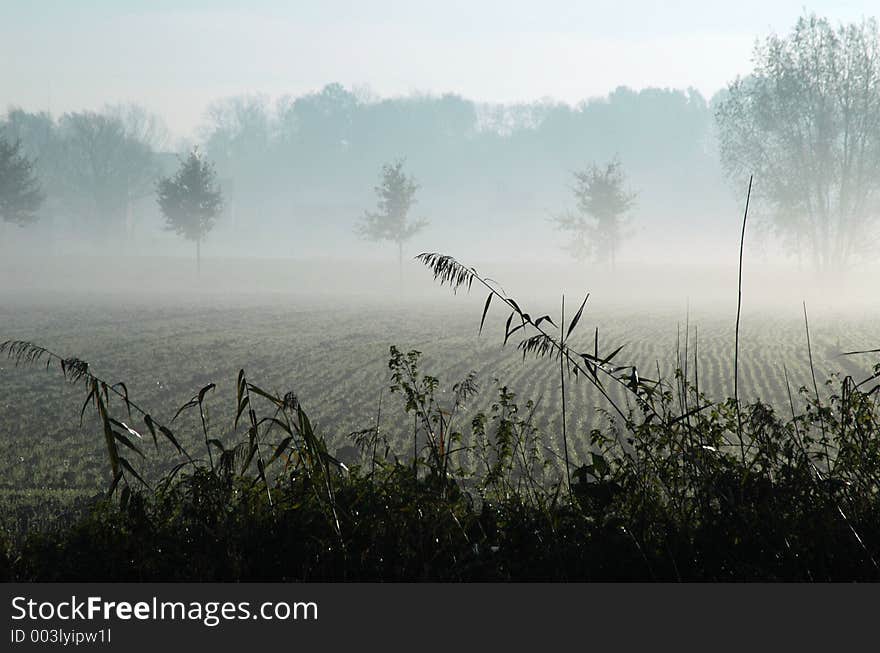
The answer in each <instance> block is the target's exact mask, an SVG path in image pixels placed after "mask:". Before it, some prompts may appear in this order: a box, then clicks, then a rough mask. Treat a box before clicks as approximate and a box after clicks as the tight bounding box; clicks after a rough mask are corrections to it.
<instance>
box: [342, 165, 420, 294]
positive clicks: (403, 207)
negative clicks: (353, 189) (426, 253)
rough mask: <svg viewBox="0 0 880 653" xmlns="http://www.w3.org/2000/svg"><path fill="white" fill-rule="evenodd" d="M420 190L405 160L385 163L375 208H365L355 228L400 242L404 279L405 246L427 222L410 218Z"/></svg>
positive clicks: (366, 235)
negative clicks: (405, 169)
mask: <svg viewBox="0 0 880 653" xmlns="http://www.w3.org/2000/svg"><path fill="white" fill-rule="evenodd" d="M418 189H419V186H418V184H417V183H416V182H415V179H413V178H412V177H409V176H407V175H406V173H405V172H404V171H403V160H402V159H398V160H397V161H395V162H394V163H387V164H385V165H383V166H382V174H381V177H380V183H379V185H378V186H376V187H375V191H376V196H377V197H378V201H377V203H376V211H364V216H363V218H362V219H361V221H360V222H359V223H358V224H357V226H356V227H355V231H356V232H357V233H358V234H359V235H360V236H361V237H362V238H366V239H367V240H372V241H382V240H385V241H391V242H394V243H397V257H398V265H399V266H400V276H401V279H402V278H403V245H404V243H405V242H407V241H408V240H409V239H410V238H412V237H413V236H415V235H416V234H417V233H419V232H420V231H421V230H422V229H424V228H425V227H426V226H427V225H428V221H427V220H424V219H418V220H410V218H409V213H410V210H411V209H412V207H413V205H414V204H415V203H416V199H415V195H416V191H417V190H418Z"/></svg>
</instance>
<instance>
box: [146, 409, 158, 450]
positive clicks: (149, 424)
mask: <svg viewBox="0 0 880 653" xmlns="http://www.w3.org/2000/svg"><path fill="white" fill-rule="evenodd" d="M144 424H146V425H147V428H148V429H149V431H150V435H152V436H153V446H155V447H156V451H159V440H157V439H156V427H155V426H154V425H153V418H152V417H150V415H149V414H147V415H144Z"/></svg>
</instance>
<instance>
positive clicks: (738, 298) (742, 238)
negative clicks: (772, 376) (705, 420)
mask: <svg viewBox="0 0 880 653" xmlns="http://www.w3.org/2000/svg"><path fill="white" fill-rule="evenodd" d="M751 197H752V176H749V190H748V192H747V193H746V209H745V211H744V212H743V225H742V235H741V236H740V239H739V281H738V284H737V296H736V333H735V335H734V352H733V400H734V402H735V403H736V429H737V436H738V437H739V449H740V454H741V455H742V461H743V464H745V462H746V445H745V442H743V432H742V413H741V412H740V408H739V319H740V315H741V313H742V294H743V292H742V284H743V249H744V248H745V242H746V221H747V220H748V217H749V200H750V199H751Z"/></svg>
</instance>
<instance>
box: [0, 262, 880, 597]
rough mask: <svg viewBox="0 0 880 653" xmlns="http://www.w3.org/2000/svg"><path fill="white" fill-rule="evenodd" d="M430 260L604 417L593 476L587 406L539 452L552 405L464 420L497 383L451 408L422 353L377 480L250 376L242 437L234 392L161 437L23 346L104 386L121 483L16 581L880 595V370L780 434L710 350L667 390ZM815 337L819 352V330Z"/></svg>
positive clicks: (394, 365) (149, 422)
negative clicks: (400, 444) (502, 314)
mask: <svg viewBox="0 0 880 653" xmlns="http://www.w3.org/2000/svg"><path fill="white" fill-rule="evenodd" d="M418 258H419V260H420V261H421V262H422V263H424V264H425V265H426V266H427V267H428V268H429V269H430V270H431V272H432V273H433V275H434V277H435V279H436V280H437V281H438V282H440V283H441V284H445V285H449V286H451V287H452V289H453V290H459V289H467V290H471V289H472V288H474V287H482V288H483V289H484V290H485V291H486V292H487V297H486V302H485V304H484V307H483V310H482V314H481V317H480V327H479V332H482V331H483V328H484V326H485V322H486V316H487V314H488V312H489V311H490V310H491V308H492V305H493V303H494V304H495V305H496V306H501V307H503V308H504V310H505V311H506V312H507V319H506V321H505V326H504V331H503V334H502V336H503V338H502V342H503V343H504V344H513V343H515V346H516V348H517V350H518V351H520V352H521V353H522V356H523V358H525V357H527V356H534V357H537V358H539V359H547V360H548V362H549V363H552V364H553V365H555V366H558V367H559V371H560V385H561V386H562V390H563V395H562V396H563V400H564V401H567V399H566V393H565V389H564V388H565V384H566V383H568V382H574V383H586V384H587V385H588V386H589V388H591V389H592V391H593V392H594V393H595V397H596V399H597V400H599V401H602V402H604V403H603V406H604V407H603V408H600V409H599V410H600V411H601V412H602V413H603V414H604V415H605V418H606V426H605V427H604V428H601V429H594V430H593V431H592V432H591V433H590V434H589V445H590V446H589V452H588V457H587V460H586V461H585V462H583V463H582V464H580V465H577V466H575V465H574V464H573V462H572V460H571V458H570V456H569V445H570V442H569V436H570V434H569V432H568V429H567V426H566V422H565V419H564V418H565V412H566V411H567V410H568V406H564V407H563V406H560V408H561V410H562V411H563V415H562V416H563V421H562V422H561V424H562V425H563V426H562V430H561V433H559V434H554V433H546V432H543V433H542V432H541V431H540V430H539V429H538V428H537V426H536V424H535V421H534V419H533V416H534V412H535V408H536V404H535V403H534V402H532V401H530V400H527V401H525V402H524V403H523V401H522V400H520V399H519V398H518V397H516V396H515V395H514V394H513V393H512V392H511V391H510V389H509V388H508V387H506V386H505V385H504V384H503V383H499V384H498V387H497V388H496V389H495V390H494V394H495V400H494V401H493V402H492V403H491V406H490V408H489V410H487V411H485V412H481V413H478V414H477V415H476V416H475V417H473V418H472V419H470V421H466V420H465V418H464V415H465V412H466V407H467V405H468V404H469V403H470V402H472V401H473V400H474V399H475V398H476V396H477V395H478V394H480V393H481V392H485V391H484V390H481V388H480V387H479V385H478V379H477V378H476V376H475V375H474V374H469V375H466V376H465V378H463V379H461V380H460V381H458V382H457V383H455V384H453V385H452V386H451V387H450V392H443V390H444V387H445V385H444V384H443V382H442V381H441V380H440V379H439V378H437V377H434V376H432V375H431V374H429V373H426V372H424V371H423V370H422V361H421V354H420V352H418V351H409V352H404V351H401V350H399V349H397V348H396V347H392V348H391V349H390V351H389V367H388V371H389V377H390V378H389V386H388V387H389V390H390V393H391V397H393V399H390V398H386V399H385V401H384V403H383V399H382V398H381V397H380V399H379V404H378V406H377V414H376V416H375V421H373V420H372V418H370V417H369V416H365V422H367V423H370V424H372V425H371V426H367V427H366V428H364V429H363V430H360V431H357V432H355V433H352V434H351V435H350V438H351V441H352V442H353V443H354V444H355V445H356V447H357V448H358V451H359V452H360V459H359V461H358V462H357V464H353V465H349V466H347V465H344V464H343V463H341V462H340V461H339V460H338V459H337V458H336V457H335V456H333V455H332V454H331V453H330V451H329V450H328V447H327V444H326V441H325V440H324V438H323V437H322V436H321V434H320V433H318V432H316V431H315V429H314V428H313V427H312V424H311V421H310V420H309V417H308V415H307V413H306V411H305V409H304V407H303V406H302V405H301V403H300V401H299V399H298V398H297V395H296V394H295V393H294V392H287V393H285V394H278V393H272V392H268V391H266V390H265V389H264V388H262V387H260V386H258V385H256V384H254V383H253V382H252V381H251V380H250V378H249V377H248V376H247V375H246V373H245V371H244V370H242V371H241V372H240V373H239V374H238V377H237V379H236V380H235V388H236V392H235V406H234V407H235V417H234V419H233V420H232V423H231V424H228V425H223V424H213V423H212V422H211V420H210V419H209V416H210V414H211V411H209V410H208V405H209V404H210V403H211V402H216V401H219V399H218V398H217V397H214V396H213V394H214V393H213V391H214V388H215V386H214V384H209V385H206V386H205V387H203V388H201V389H200V390H199V391H198V392H197V393H195V394H194V395H193V396H192V398H190V399H189V400H188V401H186V402H185V403H184V404H183V405H182V406H181V407H180V408H179V409H178V410H177V412H176V413H175V415H174V419H172V420H171V422H170V423H169V424H164V423H160V422H159V421H158V420H156V419H155V418H153V417H152V416H151V413H150V412H149V411H147V410H146V408H144V407H142V406H141V405H140V404H139V403H137V402H136V401H135V400H134V399H133V398H132V397H130V396H129V392H128V389H127V387H126V385H125V384H124V383H110V382H109V381H107V380H105V379H104V378H102V377H100V376H98V375H96V374H95V373H94V372H93V370H92V367H91V366H90V365H89V364H88V363H86V362H84V361H82V360H80V359H77V358H65V357H62V356H60V355H58V354H56V353H54V352H52V351H50V350H48V349H45V348H43V347H40V346H38V345H35V344H32V343H29V342H22V341H10V342H5V343H3V344H2V345H0V353H2V354H6V355H7V356H8V357H10V358H11V359H12V360H14V361H15V362H16V364H31V365H34V364H43V365H45V366H46V367H47V368H52V367H55V368H56V369H58V370H59V371H60V373H61V374H62V375H63V376H64V377H65V378H66V379H68V380H69V381H70V382H71V383H73V384H77V385H80V386H81V387H82V388H83V394H84V399H85V401H84V403H83V404H82V407H81V413H80V417H81V418H82V417H83V416H84V414H85V412H86V411H88V410H89V409H91V410H92V411H93V412H94V414H95V415H96V417H97V423H98V424H99V426H100V437H101V438H102V439H103V441H104V444H105V448H106V453H107V461H106V462H107V468H108V472H109V474H108V479H109V482H108V486H107V492H106V495H105V497H104V498H103V499H101V500H100V501H95V502H93V503H91V504H88V505H85V506H81V507H80V508H78V509H77V511H75V512H74V513H72V514H70V515H68V516H67V517H66V518H65V519H63V520H60V521H59V522H58V523H57V524H56V525H55V526H54V527H53V526H46V527H44V529H43V530H42V531H41V532H39V533H34V534H31V535H30V536H28V537H25V538H23V539H22V538H18V539H17V540H16V537H15V534H12V538H11V539H13V540H16V542H15V543H14V544H13V543H12V542H7V544H6V545H5V548H6V552H7V557H6V558H5V559H3V560H0V571H2V573H4V574H5V575H6V576H8V577H10V578H17V579H40V580H49V579H64V580H72V579H86V578H87V579H92V580H97V579H115V580H122V579H127V578H136V579H144V580H146V579H151V580H159V579H197V580H221V579H222V580H232V579H238V580H245V579H333V580H340V579H372V580H377V579H402V580H413V579H452V580H480V579H545V580H546V579H583V580H591V579H605V580H608V579H670V580H697V579H699V580H708V579H714V580H733V579H804V580H832V579H833V580H844V579H878V578H880V569H878V566H877V563H876V560H877V559H878V556H880V496H878V494H880V411H878V407H877V396H878V393H880V363H878V364H877V365H876V366H875V367H874V371H873V374H871V375H869V376H868V377H867V378H865V379H863V380H861V381H858V382H857V381H856V380H855V379H853V378H852V377H851V376H846V377H845V378H843V379H841V378H839V377H832V378H831V379H829V380H828V381H827V382H826V384H825V398H824V399H823V398H822V396H821V394H820V392H819V385H818V382H817V381H816V379H815V372H814V377H813V379H814V382H813V387H812V388H811V389H808V388H806V387H801V388H800V389H799V391H798V392H797V393H793V392H792V389H791V387H790V386H789V387H788V397H789V406H788V409H789V413H790V415H788V416H786V417H782V416H780V415H778V414H777V413H776V410H775V408H774V407H772V406H770V405H768V404H765V403H762V402H755V403H752V404H748V405H743V404H741V402H740V400H739V397H738V396H734V397H733V398H730V399H726V400H720V401H716V400H713V399H712V398H710V397H707V396H705V395H704V394H703V393H702V392H701V391H700V388H699V366H698V362H697V344H698V341H697V339H696V336H695V337H694V341H693V349H694V351H693V359H694V364H693V366H688V365H687V363H686V361H687V360H688V359H689V354H690V352H689V351H688V349H689V338H688V337H687V336H686V337H685V346H684V352H683V358H682V353H681V352H680V353H679V362H680V364H679V366H678V369H677V370H676V373H675V378H674V379H672V380H666V379H663V378H661V377H660V375H659V370H658V374H657V378H655V379H650V378H647V377H645V376H644V375H643V374H641V373H640V372H639V370H638V369H637V368H636V367H635V366H634V365H632V364H628V363H624V362H621V361H620V359H621V358H622V354H621V352H622V350H623V348H622V347H619V346H617V347H613V346H612V347H609V348H608V349H607V350H602V349H600V343H599V333H598V329H595V330H594V337H593V343H592V348H591V350H590V351H578V350H576V349H575V348H573V346H572V345H571V344H570V343H571V340H570V338H569V337H570V336H571V335H572V333H573V332H574V331H575V329H576V328H577V327H578V326H579V325H580V324H581V323H582V322H583V321H584V319H585V316H586V306H587V299H588V296H587V297H585V298H584V300H583V301H582V302H581V304H580V307H579V309H578V310H577V311H576V313H575V314H574V315H573V316H572V317H571V319H570V320H566V317H567V316H566V315H565V311H564V308H563V310H562V312H561V315H560V316H559V319H558V320H557V319H554V318H553V317H551V316H550V315H541V316H534V317H533V314H532V313H530V312H529V311H528V310H527V307H525V306H523V305H522V304H521V303H520V302H518V301H517V300H516V299H515V298H513V297H511V296H509V295H507V294H506V293H505V292H504V291H503V290H501V288H500V287H499V286H497V284H495V283H494V282H491V281H490V280H488V279H487V278H485V277H483V276H482V275H480V274H479V273H478V272H477V271H476V270H475V269H473V268H469V267H466V266H465V265H463V264H461V263H459V262H458V261H456V260H455V259H454V258H452V257H449V256H444V255H440V254H431V253H428V254H422V255H420V256H419V257H418ZM551 327H552V330H551ZM805 328H806V330H807V337H808V338H809V323H808V322H807V321H806V313H805ZM689 330H690V325H689V322H688V324H686V331H688V332H689ZM808 349H809V348H808ZM876 353H878V352H877V351H876V350H868V351H865V352H850V354H851V355H856V354H861V355H871V354H876ZM810 355H811V354H810ZM786 382H787V383H788V377H787V370H786ZM398 397H399V398H400V399H399V400H398V399H397V398H398ZM395 410H397V411H398V415H399V419H401V420H406V421H407V422H408V421H409V420H411V421H412V424H413V440H412V442H413V450H412V452H411V453H409V452H404V451H396V450H394V448H393V447H392V446H391V445H390V444H389V442H388V441H387V440H386V439H385V437H384V434H383V432H382V430H381V428H380V427H381V419H380V417H381V415H382V414H384V415H385V416H386V419H387V416H388V415H389V413H392V414H393V412H394V411H395ZM189 411H196V412H197V416H198V420H196V421H195V424H197V429H198V432H197V434H184V435H185V436H186V437H180V435H179V434H178V433H176V432H175V431H174V430H172V426H174V423H176V420H177V418H178V416H179V415H181V414H183V413H186V412H189ZM190 435H191V436H190ZM557 437H558V438H560V440H559V441H556V438H557ZM181 442H188V443H189V442H200V443H201V445H200V448H201V449H202V451H201V453H197V452H195V451H191V450H190V449H188V448H185V447H184V446H182V445H181ZM147 443H151V444H152V445H153V446H152V449H153V450H154V453H153V454H150V452H149V449H150V447H148V446H146V444H147ZM160 444H163V445H164V446H166V447H170V450H169V451H170V453H171V454H172V457H173V460H172V462H171V463H170V467H169V468H168V469H167V471H166V472H165V473H164V474H162V475H161V476H159V477H158V478H152V477H150V476H149V475H148V474H146V473H145V471H144V469H143V468H142V467H140V466H139V462H140V461H143V460H145V459H146V458H147V457H148V456H150V455H156V453H155V451H158V449H159V447H160ZM557 444H560V445H561V449H562V451H563V455H562V456H561V457H558V456H557V455H556V453H555V452H556V451H557V450H558V449H557V446H556V445H557Z"/></svg>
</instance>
